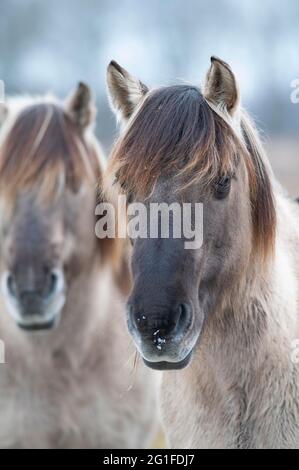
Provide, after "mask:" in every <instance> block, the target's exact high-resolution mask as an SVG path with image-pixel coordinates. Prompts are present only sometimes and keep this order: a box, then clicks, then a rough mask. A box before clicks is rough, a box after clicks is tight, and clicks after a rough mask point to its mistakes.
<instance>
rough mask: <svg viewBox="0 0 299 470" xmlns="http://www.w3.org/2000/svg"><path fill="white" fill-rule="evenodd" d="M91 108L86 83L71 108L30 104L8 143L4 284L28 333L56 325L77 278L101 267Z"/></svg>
mask: <svg viewBox="0 0 299 470" xmlns="http://www.w3.org/2000/svg"><path fill="white" fill-rule="evenodd" d="M91 105H92V103H91V101H90V91H89V89H88V88H87V87H86V86H85V85H83V84H80V85H79V87H78V90H77V91H76V92H75V93H74V95H72V96H71V97H70V98H69V100H68V102H67V105H66V107H64V108H63V107H62V106H60V105H57V104H53V103H47V102H45V103H44V102H43V103H41V104H36V105H32V106H28V107H26V108H25V109H24V111H23V112H21V113H20V114H19V115H18V116H17V118H16V122H15V124H14V125H13V126H12V128H11V130H10V132H9V133H8V135H7V136H6V139H5V140H4V143H3V149H2V153H3V156H2V157H3V158H2V165H1V168H0V173H1V181H2V185H1V190H2V192H1V199H0V202H1V207H2V209H3V217H2V220H1V232H2V233H1V271H2V272H1V287H2V294H3V296H4V300H5V303H6V305H7V308H8V311H9V312H10V313H11V315H12V316H13V318H14V320H15V321H16V323H17V324H18V325H19V326H20V327H21V328H23V329H26V330H44V329H49V328H52V327H54V326H55V325H56V324H57V323H58V321H59V319H60V316H61V314H62V311H63V307H64V304H65V302H66V300H67V296H68V291H69V289H70V287H71V285H72V283H73V281H74V279H75V278H76V277H77V276H79V275H80V274H81V273H82V272H84V270H85V269H87V267H90V266H93V263H94V252H95V241H96V240H95V236H94V206H95V191H94V186H95V179H93V178H92V177H91V176H90V175H91V174H93V171H92V168H93V164H94V165H95V168H97V170H95V171H97V172H99V167H98V160H96V162H95V159H96V157H95V154H94V152H93V151H92V150H91V148H89V147H88V145H87V144H86V143H85V137H84V135H83V132H84V130H85V128H86V127H87V126H88V125H89V123H90V119H91V116H92V115H93V114H92V110H91ZM37 142H38V145H37ZM89 159H90V167H89ZM93 177H94V178H96V176H93ZM3 182H4V183H3Z"/></svg>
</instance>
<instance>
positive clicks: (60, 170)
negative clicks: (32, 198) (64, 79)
mask: <svg viewBox="0 0 299 470" xmlns="http://www.w3.org/2000/svg"><path fill="white" fill-rule="evenodd" d="M100 177H101V168H100V164H99V160H98V156H97V152H96V151H95V149H94V148H93V146H92V145H88V143H87V142H86V141H85V139H84V138H83V136H81V135H80V133H79V132H78V130H77V128H76V126H75V124H74V123H73V122H72V120H71V119H70V117H69V116H68V115H67V113H66V112H65V111H64V109H63V108H62V107H61V106H59V105H58V104H56V103H48V102H41V103H37V104H31V105H29V106H26V107H24V109H22V110H21V111H20V112H19V113H18V114H17V116H16V117H15V119H14V121H13V123H12V125H11V127H10V129H9V130H8V132H7V133H6V135H5V136H3V138H2V144H1V149H0V193H1V194H2V195H4V197H6V198H7V199H8V200H9V201H10V202H13V201H14V200H15V198H16V197H17V195H18V194H19V193H20V192H22V191H23V190H26V189H28V188H29V189H30V188H32V187H36V188H37V189H38V192H39V195H40V196H41V198H42V199H43V200H44V201H46V202H47V201H48V202H51V201H52V200H53V198H57V197H58V196H59V195H60V194H61V193H62V191H64V189H66V188H67V189H70V190H72V191H74V192H76V191H78V189H79V188H80V185H81V183H82V181H89V182H90V183H92V184H94V185H95V184H96V181H97V179H99V178H100Z"/></svg>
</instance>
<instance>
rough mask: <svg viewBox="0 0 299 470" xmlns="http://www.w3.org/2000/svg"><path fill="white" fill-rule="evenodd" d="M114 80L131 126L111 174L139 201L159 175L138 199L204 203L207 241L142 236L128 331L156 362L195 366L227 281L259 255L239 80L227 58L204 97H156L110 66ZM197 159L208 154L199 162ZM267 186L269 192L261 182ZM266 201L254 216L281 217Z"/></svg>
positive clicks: (189, 92)
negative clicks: (190, 244)
mask: <svg viewBox="0 0 299 470" xmlns="http://www.w3.org/2000/svg"><path fill="white" fill-rule="evenodd" d="M133 84H134V85H133ZM108 85H109V90H110V93H111V95H112V98H111V103H112V105H113V107H114V109H115V110H116V111H117V112H118V113H119V112H120V111H121V114H122V116H123V119H124V123H125V125H127V129H126V128H125V130H124V133H123V135H122V136H121V138H120V142H119V143H118V144H117V146H116V150H115V153H112V159H111V162H112V163H111V164H110V165H111V168H110V169H111V171H112V172H113V169H114V165H115V170H116V171H115V174H116V177H117V180H118V181H119V183H120V186H121V187H122V188H124V189H125V190H127V191H129V194H130V197H131V198H132V197H133V196H134V191H136V193H137V194H139V195H140V194H142V192H143V191H139V192H138V189H139V186H143V187H146V186H149V185H150V184H151V181H155V184H154V185H152V186H149V187H150V191H149V192H147V193H146V197H144V199H142V198H141V199H140V196H138V202H143V203H145V204H146V205H147V206H148V205H150V203H153V202H159V203H165V202H166V203H168V204H170V203H178V204H179V205H181V206H182V204H183V203H191V204H195V203H201V204H203V227H202V228H203V244H202V246H201V247H199V248H197V249H193V250H187V249H185V242H186V240H185V239H184V238H180V239H174V238H169V237H168V238H162V237H158V238H157V239H151V238H149V237H147V238H144V239H137V240H136V241H135V242H134V245H133V255H132V268H133V290H132V293H131V296H130V299H129V301H128V325H129V329H130V331H131V333H132V335H133V338H134V340H135V343H136V345H137V347H138V349H139V351H140V352H141V354H142V356H143V358H144V360H145V362H146V364H147V365H148V366H150V367H152V368H155V369H162V370H163V369H180V368H183V367H185V366H186V365H187V364H188V363H189V361H190V358H191V356H192V352H193V350H194V347H195V346H196V345H197V344H198V342H199V338H200V337H201V333H202V332H203V328H204V325H205V323H206V322H207V321H208V317H209V316H210V315H211V314H213V311H215V310H216V307H217V309H221V306H222V305H223V306H224V305H225V301H226V303H227V302H229V300H228V299H225V301H224V298H225V296H226V295H227V293H228V286H229V287H230V289H229V290H230V292H233V289H232V287H233V285H235V281H236V280H238V281H239V280H240V279H241V277H242V273H243V272H244V271H245V267H246V266H247V265H248V263H249V261H250V256H251V253H252V244H253V224H252V220H253V219H252V215H253V214H252V205H253V201H252V199H251V194H250V181H249V180H250V178H249V170H248V168H249V167H248V165H249V164H248V163H247V160H246V159H245V154H246V155H247V153H246V152H244V147H242V145H241V144H240V141H239V139H238V138H235V134H234V132H235V131H234V132H232V127H233V126H235V129H236V132H238V130H237V129H239V131H240V126H241V122H240V120H238V112H239V109H238V103H239V95H238V89H237V85H236V81H235V77H234V75H233V74H232V72H231V70H230V68H229V67H228V66H227V64H225V63H223V62H221V61H219V60H218V59H214V58H213V59H212V65H211V69H210V71H209V73H208V76H207V82H206V84H205V87H204V95H202V94H201V93H200V92H199V90H198V89H195V88H194V87H188V86H186V87H184V86H181V87H180V86H178V87H169V88H164V89H161V90H158V91H154V92H150V93H149V94H147V92H146V91H145V90H146V88H145V87H144V86H142V84H140V82H139V81H136V80H135V79H134V78H133V77H131V76H128V74H127V72H125V71H123V69H121V68H120V67H119V66H117V67H115V64H114V63H111V64H110V66H109V68H108ZM132 97H134V99H135V101H134V102H133V101H132ZM137 99H138V103H136V100H137ZM207 100H208V101H209V103H210V104H207ZM213 106H214V107H215V109H216V108H217V106H219V108H220V109H225V110H226V116H227V122H228V121H229V120H231V123H232V127H230V125H227V124H226V123H225V120H224V119H223V118H222V117H221V116H219V115H218V114H217V113H216V112H215V111H212V109H213ZM239 145H240V147H239ZM194 149H195V150H194ZM203 149H204V150H203ZM240 149H241V150H240ZM238 150H240V154H239V155H238ZM192 151H193V152H194V154H193V155H194V157H193V159H192V160H191V161H190V152H192ZM242 152H243V153H244V155H243V153H242ZM197 155H202V157H201V160H200V161H198V157H197ZM209 155H210V157H209ZM215 155H217V158H215ZM209 158H210V159H211V167H213V165H215V167H214V170H215V171H212V174H213V178H209V179H208V184H207V181H205V182H204V178H203V179H202V180H201V178H199V177H198V174H202V175H203V176H204V175H205V174H206V173H205V172H204V171H202V167H200V166H197V165H199V163H200V164H201V165H206V161H208V159H209ZM142 159H143V160H142ZM185 162H187V163H189V165H187V169H189V168H191V171H190V170H188V172H187V173H188V174H189V177H190V178H189V179H190V180H191V183H190V184H187V185H185V186H184V183H182V182H181V181H180V178H178V173H180V171H181V169H182V173H180V174H184V170H185V169H186V168H185V166H184V165H185ZM215 162H216V164H215ZM222 165H223V166H222ZM176 166H177V167H178V170H177V171H175V170H174V168H175V167H176ZM165 168H166V169H167V172H166V171H165ZM225 168H226V169H225ZM197 171H198V174H196V172H197ZM122 172H123V176H122ZM200 172H201V173H200ZM256 172H257V171H256ZM185 177H186V173H185ZM185 182H186V180H185ZM187 183H188V181H187ZM184 188H185V189H184ZM260 188H261V189H260V193H261V195H262V194H263V185H262V184H261V186H260ZM148 194H150V196H148ZM262 199H263V197H261V198H259V197H257V198H255V204H256V214H255V215H254V217H255V218H256V220H257V221H259V223H260V224H263V223H264V222H263V220H265V218H267V217H268V215H267V214H269V215H271V213H273V210H272V208H271V203H269V204H268V203H267V204H268V206H269V209H270V210H269V211H268V209H267V212H265V211H264V212H263V217H262V216H261V214H262V210H261V209H260V208H259V207H258V205H259V201H260V200H262ZM264 200H266V199H264ZM170 224H172V222H170ZM192 224H193V225H194V220H192ZM269 226H270V225H269ZM170 228H173V227H170ZM271 236H272V235H271V233H270V235H269V238H271ZM219 304H221V306H220V305H219Z"/></svg>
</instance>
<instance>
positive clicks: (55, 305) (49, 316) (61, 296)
mask: <svg viewBox="0 0 299 470" xmlns="http://www.w3.org/2000/svg"><path fill="white" fill-rule="evenodd" d="M50 276H51V282H50V284H49V286H50V287H49V289H48V290H47V292H46V293H45V294H43V295H41V293H40V292H38V291H37V290H35V289H30V290H29V289H27V290H23V289H20V286H18V285H17V283H16V280H15V278H14V276H13V274H12V273H11V272H9V271H6V272H5V273H4V274H3V276H2V280H1V288H2V293H3V296H4V299H5V303H6V306H7V309H8V311H9V313H10V314H11V316H12V317H13V318H14V320H15V322H16V323H17V325H18V326H19V327H20V328H21V329H23V330H26V331H42V330H50V329H52V328H54V327H55V326H57V324H58V323H59V320H60V315H61V310H62V308H63V306H64V304H65V282H64V275H63V273H62V271H60V270H52V272H51V273H50Z"/></svg>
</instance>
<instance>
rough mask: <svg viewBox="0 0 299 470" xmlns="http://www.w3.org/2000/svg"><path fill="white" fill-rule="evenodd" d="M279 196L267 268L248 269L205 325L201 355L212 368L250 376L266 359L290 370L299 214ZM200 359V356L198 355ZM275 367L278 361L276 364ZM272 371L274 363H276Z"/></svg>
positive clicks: (297, 330) (295, 330)
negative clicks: (272, 249) (274, 246)
mask: <svg viewBox="0 0 299 470" xmlns="http://www.w3.org/2000/svg"><path fill="white" fill-rule="evenodd" d="M295 212H296V207H295V206H294V205H293V203H291V202H289V201H288V200H287V199H286V198H284V197H283V196H281V195H279V194H278V195H277V215H278V228H277V239H276V248H275V253H274V256H273V259H272V260H271V262H270V264H269V266H268V268H267V269H266V270H263V269H262V268H261V265H260V264H259V263H257V264H255V265H253V266H249V267H248V270H247V272H246V274H245V276H244V279H242V280H241V281H240V282H239V283H237V284H236V285H235V288H233V289H231V286H228V288H229V289H230V295H229V297H227V298H226V301H224V302H222V304H221V303H220V305H221V306H220V307H219V308H218V310H217V311H216V312H214V313H213V314H212V315H211V316H210V319H209V320H208V322H207V326H206V330H205V339H204V341H203V347H201V348H200V349H202V353H203V355H204V356H205V357H206V358H207V361H208V362H209V365H210V367H211V368H213V367H214V369H215V370H217V369H218V367H219V373H220V374H221V369H222V370H226V371H230V372H228V373H229V374H231V375H232V376H235V375H236V374H237V375H239V374H242V373H244V374H246V373H247V372H248V369H250V368H251V367H256V365H257V364H258V363H262V362H263V361H264V360H265V358H266V357H269V356H270V357H271V354H272V356H273V357H279V358H280V361H282V363H285V366H286V368H289V367H290V362H291V361H290V351H291V344H292V341H294V340H295V339H298V338H299V318H298V308H299V291H298V279H299V271H298V265H299V211H298V217H296V214H295ZM199 354H200V352H199ZM274 362H275V361H274ZM273 367H274V364H273Z"/></svg>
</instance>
